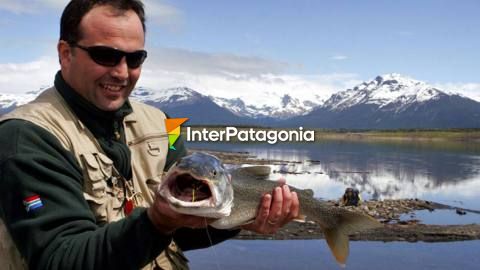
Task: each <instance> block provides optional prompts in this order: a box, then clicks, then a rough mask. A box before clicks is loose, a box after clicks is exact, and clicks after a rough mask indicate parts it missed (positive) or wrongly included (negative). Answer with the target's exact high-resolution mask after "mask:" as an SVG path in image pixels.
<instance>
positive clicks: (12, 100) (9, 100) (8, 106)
mask: <svg viewBox="0 0 480 270" xmlns="http://www.w3.org/2000/svg"><path fill="white" fill-rule="evenodd" d="M43 90H45V87H42V88H40V89H39V90H36V91H30V92H27V93H24V94H15V95H14V94H0V115H2V114H5V113H8V112H10V111H12V110H14V109H15V108H16V107H18V106H20V105H23V104H25V103H28V102H30V101H32V100H33V99H35V97H36V96H38V94H40V93H41V92H42V91H43Z"/></svg>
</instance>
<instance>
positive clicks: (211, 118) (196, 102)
mask: <svg viewBox="0 0 480 270" xmlns="http://www.w3.org/2000/svg"><path fill="white" fill-rule="evenodd" d="M131 97H132V99H135V100H139V101H142V102H144V103H146V104H149V105H152V106H154V107H157V108H160V109H162V110H163V111H164V112H166V113H167V114H168V116H170V117H188V118H190V119H189V122H188V124H231V125H236V124H251V123H252V122H251V121H250V119H248V118H244V117H240V116H238V115H235V114H234V113H233V112H231V111H230V110H228V109H226V108H224V107H221V106H219V105H218V104H216V103H215V102H213V101H212V98H211V97H208V96H205V95H202V94H200V93H199V92H197V91H195V90H193V89H190V88H187V87H178V88H169V89H164V90H161V91H155V90H153V89H147V88H144V87H139V88H137V89H135V90H134V91H133V92H132V95H131Z"/></svg>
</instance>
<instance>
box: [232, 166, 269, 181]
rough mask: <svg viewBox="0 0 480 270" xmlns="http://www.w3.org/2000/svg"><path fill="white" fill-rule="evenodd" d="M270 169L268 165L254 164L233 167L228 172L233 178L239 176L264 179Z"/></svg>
mask: <svg viewBox="0 0 480 270" xmlns="http://www.w3.org/2000/svg"><path fill="white" fill-rule="evenodd" d="M270 171H271V169H270V167H269V166H261V165H255V166H248V167H241V168H237V169H234V170H232V171H231V172H230V174H231V175H232V178H234V179H235V178H238V177H239V176H243V177H245V176H246V177H249V178H260V179H266V178H267V177H268V175H270Z"/></svg>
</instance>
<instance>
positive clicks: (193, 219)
mask: <svg viewBox="0 0 480 270" xmlns="http://www.w3.org/2000/svg"><path fill="white" fill-rule="evenodd" d="M147 214H148V217H149V218H150V220H151V221H152V223H153V225H154V226H155V227H156V228H157V229H158V230H159V232H160V233H162V234H172V233H173V232H174V231H175V230H176V229H178V228H181V227H187V228H205V227H207V225H208V224H210V223H211V222H213V221H215V219H211V218H205V217H198V216H191V215H185V214H181V213H178V212H175V211H173V210H172V209H171V208H170V206H169V205H168V203H167V202H166V201H165V200H164V199H163V198H162V197H161V196H160V195H158V194H156V196H155V201H154V202H153V205H152V206H150V208H148V209H147Z"/></svg>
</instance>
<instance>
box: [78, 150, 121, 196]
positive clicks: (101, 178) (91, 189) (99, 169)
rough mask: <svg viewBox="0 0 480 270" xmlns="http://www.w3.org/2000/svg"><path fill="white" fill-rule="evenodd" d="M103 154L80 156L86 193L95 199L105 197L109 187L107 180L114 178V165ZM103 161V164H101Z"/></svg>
mask: <svg viewBox="0 0 480 270" xmlns="http://www.w3.org/2000/svg"><path fill="white" fill-rule="evenodd" d="M100 155H101V156H104V155H103V154H102V153H93V154H92V153H86V154H82V155H80V158H81V159H82V162H83V167H84V172H83V173H84V183H83V185H84V191H85V192H86V193H88V194H90V195H92V196H93V197H95V198H101V197H103V196H105V193H106V189H107V185H106V182H105V180H106V179H108V178H110V177H111V176H112V167H113V163H112V162H111V161H110V163H109V162H106V161H105V162H104V161H103V160H106V159H108V157H105V156H104V157H99V156H100ZM100 161H101V162H100Z"/></svg>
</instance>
